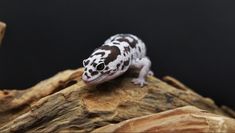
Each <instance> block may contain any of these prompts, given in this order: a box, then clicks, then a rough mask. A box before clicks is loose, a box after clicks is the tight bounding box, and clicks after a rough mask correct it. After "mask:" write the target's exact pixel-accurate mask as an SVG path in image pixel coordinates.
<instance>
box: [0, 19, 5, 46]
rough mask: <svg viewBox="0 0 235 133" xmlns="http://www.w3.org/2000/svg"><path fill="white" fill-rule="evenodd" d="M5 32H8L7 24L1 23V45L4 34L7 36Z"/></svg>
mask: <svg viewBox="0 0 235 133" xmlns="http://www.w3.org/2000/svg"><path fill="white" fill-rule="evenodd" d="M5 30H6V24H5V23H4V22H1V21H0V45H1V43H2V40H3V37H4V34H5Z"/></svg>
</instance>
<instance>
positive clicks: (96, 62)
mask: <svg viewBox="0 0 235 133" xmlns="http://www.w3.org/2000/svg"><path fill="white" fill-rule="evenodd" d="M83 66H84V72H83V75H82V80H83V81H84V82H85V83H86V84H89V85H94V84H100V83H103V82H105V81H108V80H109V79H110V77H111V76H110V72H111V71H110V67H109V66H108V65H106V64H105V61H104V59H103V58H99V57H96V58H88V59H85V60H83Z"/></svg>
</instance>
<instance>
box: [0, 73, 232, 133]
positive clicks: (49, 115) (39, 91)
mask: <svg viewBox="0 0 235 133" xmlns="http://www.w3.org/2000/svg"><path fill="white" fill-rule="evenodd" d="M82 73H83V69H77V70H67V71H64V72H61V73H59V74H57V75H55V76H54V77H52V78H50V79H48V80H45V81H42V82H40V83H39V84H37V85H35V86H33V87H32V88H28V89H25V90H3V91H0V132H90V131H94V130H95V129H97V128H100V127H103V126H106V125H108V124H115V123H119V122H122V121H124V120H128V119H131V118H136V117H141V116H145V115H151V114H155V113H158V112H162V111H167V110H171V109H175V108H179V107H182V106H188V105H191V106H195V107H198V108H200V109H203V110H207V111H208V112H210V113H214V114H217V115H221V117H222V116H228V117H234V112H233V111H232V110H231V109H228V108H227V109H226V111H224V110H223V109H221V108H219V107H218V106H216V105H215V104H214V102H213V101H212V100H211V99H209V98H204V97H202V96H200V95H199V94H197V93H195V92H193V91H192V89H189V88H188V87H186V86H185V85H183V84H182V83H180V82H179V81H177V80H176V79H174V78H172V77H165V78H164V81H162V80H160V79H157V78H155V77H148V79H147V80H148V82H149V84H148V85H147V86H145V87H143V88H140V87H139V86H137V85H134V84H132V83H131V79H132V78H133V77H136V76H137V74H136V73H135V72H128V73H126V74H125V75H123V76H121V77H119V78H117V79H115V80H112V81H110V82H107V83H104V84H102V85H98V86H87V85H86V84H85V83H84V82H83V81H82V80H81V75H82ZM227 110H229V111H227ZM228 112H229V113H228ZM172 117H173V116H172ZM223 118H224V117H223ZM188 119H191V118H190V117H188ZM195 119H196V118H195ZM195 119H192V121H193V122H194V120H195ZM226 120H227V119H226ZM195 121H196V120H195ZM172 122H173V123H174V121H172ZM176 122H177V121H176ZM189 122H190V121H189ZM192 124H194V125H195V126H200V124H201V123H198V125H196V123H192ZM210 130H211V131H214V129H210Z"/></svg>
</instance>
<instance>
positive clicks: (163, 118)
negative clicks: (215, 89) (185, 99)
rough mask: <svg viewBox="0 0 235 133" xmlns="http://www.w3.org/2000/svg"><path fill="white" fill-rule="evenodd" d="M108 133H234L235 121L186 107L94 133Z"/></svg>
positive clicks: (132, 120) (104, 128) (128, 121)
mask: <svg viewBox="0 0 235 133" xmlns="http://www.w3.org/2000/svg"><path fill="white" fill-rule="evenodd" d="M107 132H108V133H123V132H130V133H132V132H135V133H136V132H141V133H145V132H151V133H233V132H235V119H231V118H228V117H224V116H220V115H215V114H211V113H208V112H206V111H205V110H201V109H198V108H196V107H193V106H185V107H179V108H176V109H172V110H169V111H164V112H161V113H157V114H151V115H147V116H142V117H137V118H133V119H129V120H126V121H123V122H121V123H118V124H110V125H107V126H104V127H101V128H98V129H96V130H94V131H93V133H107Z"/></svg>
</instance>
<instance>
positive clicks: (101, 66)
mask: <svg viewBox="0 0 235 133" xmlns="http://www.w3.org/2000/svg"><path fill="white" fill-rule="evenodd" d="M96 70H98V71H102V70H104V63H100V64H98V65H97V66H96Z"/></svg>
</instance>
